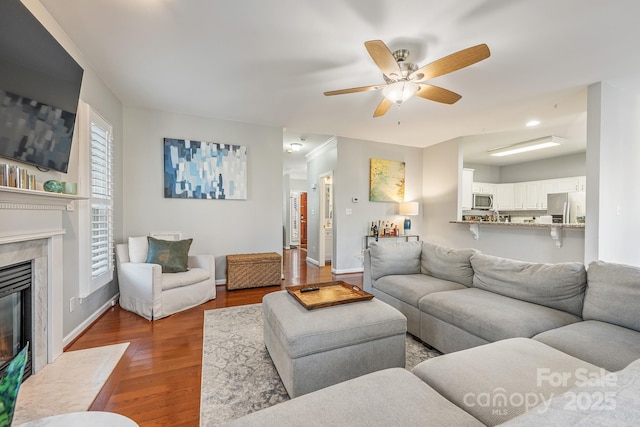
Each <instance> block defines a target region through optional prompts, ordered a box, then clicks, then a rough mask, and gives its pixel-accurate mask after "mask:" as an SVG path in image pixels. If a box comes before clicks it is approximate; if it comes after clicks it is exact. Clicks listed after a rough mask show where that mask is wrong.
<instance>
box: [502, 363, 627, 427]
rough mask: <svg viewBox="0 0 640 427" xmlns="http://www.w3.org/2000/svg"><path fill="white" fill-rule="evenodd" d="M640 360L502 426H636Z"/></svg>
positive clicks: (583, 385)
mask: <svg viewBox="0 0 640 427" xmlns="http://www.w3.org/2000/svg"><path fill="white" fill-rule="evenodd" d="M638 402H640V359H639V360H637V361H636V362H633V363H632V364H630V365H629V366H628V367H627V368H625V369H624V370H622V371H618V372H613V373H610V374H608V375H606V376H604V378H603V379H602V380H594V381H589V382H587V383H585V384H580V385H577V386H575V387H574V388H572V389H570V390H569V391H567V392H566V393H564V394H560V395H557V396H556V397H554V398H553V399H551V400H550V401H548V402H545V403H544V404H543V405H540V406H538V407H536V408H533V409H531V410H530V411H528V412H527V413H525V414H523V415H520V416H518V417H516V418H514V419H512V420H510V421H508V422H506V423H505V424H503V426H509V427H537V426H562V427H565V426H589V427H593V426H601V427H604V426H616V427H636V426H637V425H638V420H640V404H639V403H638Z"/></svg>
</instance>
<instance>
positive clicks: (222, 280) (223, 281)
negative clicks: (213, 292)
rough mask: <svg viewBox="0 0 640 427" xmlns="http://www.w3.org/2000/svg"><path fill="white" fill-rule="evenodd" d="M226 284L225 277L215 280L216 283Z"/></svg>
mask: <svg viewBox="0 0 640 427" xmlns="http://www.w3.org/2000/svg"><path fill="white" fill-rule="evenodd" d="M226 284H227V279H217V280H216V285H226Z"/></svg>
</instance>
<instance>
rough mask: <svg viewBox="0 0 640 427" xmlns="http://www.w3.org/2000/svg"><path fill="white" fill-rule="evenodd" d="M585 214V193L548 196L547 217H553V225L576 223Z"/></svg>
mask: <svg viewBox="0 0 640 427" xmlns="http://www.w3.org/2000/svg"><path fill="white" fill-rule="evenodd" d="M584 214H585V193H584V192H582V191H580V192H573V193H551V194H547V215H551V217H552V218H553V219H552V221H553V223H576V222H578V221H577V218H578V217H584Z"/></svg>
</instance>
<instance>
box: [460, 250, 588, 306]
mask: <svg viewBox="0 0 640 427" xmlns="http://www.w3.org/2000/svg"><path fill="white" fill-rule="evenodd" d="M471 265H472V267H473V273H474V275H473V286H474V287H475V288H479V289H483V290H485V291H490V292H494V293H497V294H500V295H504V296H507V297H511V298H516V299H519V300H521V301H527V302H531V303H534V304H540V305H544V306H547V307H550V308H555V309H557V310H562V311H566V312H568V313H572V314H575V315H576V316H581V315H582V304H583V302H584V292H585V288H586V286H587V272H586V269H585V268H584V265H583V264H582V263H579V262H562V263H557V264H535V263H530V262H523V261H515V260H511V259H506V258H500V257H496V256H491V255H485V254H480V253H476V254H473V255H472V256H471Z"/></svg>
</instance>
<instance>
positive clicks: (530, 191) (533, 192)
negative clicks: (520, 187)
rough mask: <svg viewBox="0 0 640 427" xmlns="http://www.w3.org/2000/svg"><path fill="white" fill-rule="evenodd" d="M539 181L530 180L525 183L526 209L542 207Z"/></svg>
mask: <svg viewBox="0 0 640 427" xmlns="http://www.w3.org/2000/svg"><path fill="white" fill-rule="evenodd" d="M538 188H539V184H538V181H530V182H525V183H524V209H528V210H536V209H540V207H539V205H540V198H539V195H538Z"/></svg>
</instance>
